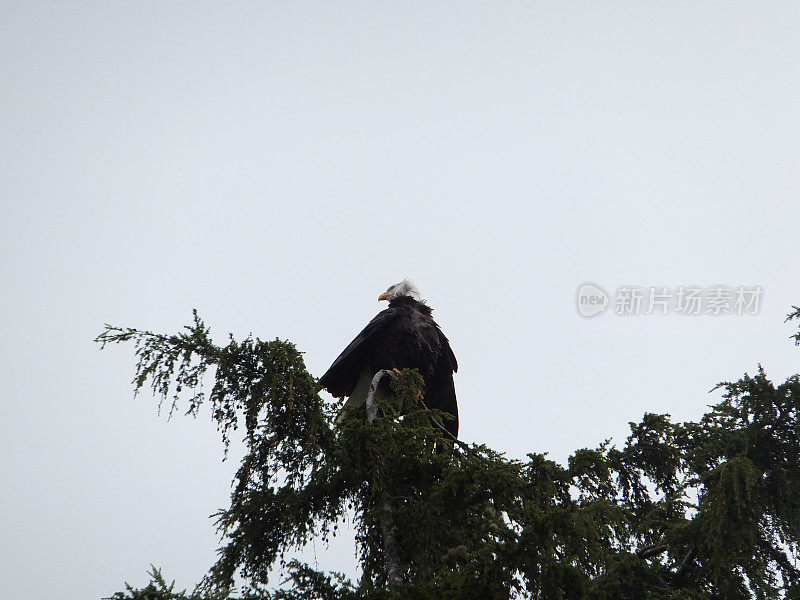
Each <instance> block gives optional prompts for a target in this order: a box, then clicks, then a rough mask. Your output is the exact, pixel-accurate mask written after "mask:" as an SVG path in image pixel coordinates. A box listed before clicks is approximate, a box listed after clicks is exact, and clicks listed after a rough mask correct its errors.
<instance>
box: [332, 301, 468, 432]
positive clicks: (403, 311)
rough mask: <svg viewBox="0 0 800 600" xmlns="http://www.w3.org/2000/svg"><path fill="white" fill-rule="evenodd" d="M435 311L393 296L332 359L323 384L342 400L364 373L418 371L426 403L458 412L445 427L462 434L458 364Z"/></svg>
mask: <svg viewBox="0 0 800 600" xmlns="http://www.w3.org/2000/svg"><path fill="white" fill-rule="evenodd" d="M431 312H432V309H431V308H430V307H429V306H428V305H427V304H424V303H423V302H419V301H417V300H415V299H414V298H412V297H411V296H397V297H395V298H392V299H391V300H390V301H389V308H387V309H386V310H384V311H381V312H380V313H378V314H377V316H376V317H375V318H374V319H372V321H370V322H369V324H368V325H367V326H366V327H365V328H364V330H363V331H362V332H361V333H359V334H358V336H356V339H354V340H353V341H352V342H350V344H349V345H348V346H347V348H345V349H344V351H343V352H342V353H341V354H340V355H339V357H338V358H337V359H336V360H335V361H333V364H332V365H331V368H330V369H328V371H327V372H326V373H325V374H324V375H323V376H322V378H321V379H320V384H322V386H323V387H324V388H325V389H327V390H328V391H329V392H330V393H331V394H332V395H334V396H336V397H338V398H342V397H345V396H349V397H352V396H353V393H354V391H355V390H356V387H357V386H358V385H359V382H360V381H363V380H364V377H365V374H366V375H367V376H369V377H370V378H371V376H372V375H374V374H375V373H376V372H377V371H379V370H381V369H406V368H408V369H417V370H419V372H420V374H421V375H422V377H423V379H424V380H425V404H426V406H427V407H428V408H432V409H438V410H442V411H444V412H447V413H449V414H451V415H453V417H455V418H454V419H447V420H446V422H445V423H444V425H445V427H446V428H447V430H448V431H450V433H452V434H453V435H454V436H456V435H458V405H457V403H456V391H455V386H454V385H453V373H454V372H455V371H457V370H458V363H457V362H456V357H455V356H454V355H453V351H452V350H451V349H450V343H449V342H448V341H447V338H446V337H445V335H444V334H443V333H442V330H441V329H439V326H438V325H437V324H436V321H434V320H433V317H431ZM362 385H363V384H362Z"/></svg>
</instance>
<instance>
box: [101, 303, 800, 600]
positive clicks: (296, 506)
mask: <svg viewBox="0 0 800 600" xmlns="http://www.w3.org/2000/svg"><path fill="white" fill-rule="evenodd" d="M799 318H800V308H797V307H795V308H794V310H793V312H792V313H790V314H789V316H788V318H787V320H792V319H799ZM794 338H795V341H796V343H797V344H798V345H800V333H798V334H796V335H795V336H794ZM97 341H98V342H99V343H101V344H102V346H103V347H105V346H106V345H107V344H110V343H117V342H131V343H133V344H134V346H135V349H136V358H137V366H136V374H135V377H134V380H133V383H134V387H135V390H136V391H137V392H138V391H140V390H141V389H143V388H147V387H148V386H150V387H151V388H152V390H153V392H154V393H155V395H156V396H157V397H158V398H159V399H160V402H161V404H162V405H163V404H164V403H167V404H168V405H169V412H170V413H172V412H175V411H182V412H186V413H189V414H196V413H197V412H198V410H199V409H200V407H201V406H202V405H204V404H206V405H208V406H209V408H210V414H211V416H212V418H213V419H214V420H215V421H216V423H217V426H218V428H219V430H220V432H221V434H222V439H223V442H224V444H225V445H226V447H227V444H228V443H229V441H230V439H231V436H232V435H234V432H235V431H237V430H238V429H241V434H242V436H243V439H244V444H245V449H246V452H245V455H244V458H243V459H242V463H241V465H240V467H239V469H238V472H237V473H236V477H235V481H234V486H233V492H232V494H231V503H230V507H229V508H227V509H226V510H223V511H221V512H220V513H219V514H218V515H216V518H217V521H216V522H217V526H218V528H219V532H220V534H221V540H222V545H221V547H220V550H219V560H218V561H217V563H216V564H215V565H213V566H212V567H211V569H210V571H209V573H208V575H207V576H206V578H205V579H204V580H203V581H202V582H200V584H199V585H198V588H197V589H196V590H195V591H194V592H192V593H188V592H175V591H173V589H172V588H171V587H170V586H169V585H168V584H167V583H166V581H165V580H164V578H163V577H162V576H161V574H160V572H159V571H157V570H155V569H154V570H153V572H152V573H151V579H152V581H151V583H150V584H149V585H148V586H147V587H145V588H142V589H134V588H132V587H127V589H126V590H125V591H123V592H118V593H117V594H115V595H114V596H113V598H114V599H115V600H144V599H147V600H179V599H182V600H189V599H191V600H201V599H207V600H211V599H214V600H219V599H221V598H226V597H229V596H230V597H231V598H233V597H241V598H254V599H255V598H260V599H264V600H267V599H269V600H294V599H296V600H300V599H308V600H311V599H320V600H351V599H353V600H355V599H367V598H369V599H379V598H380V599H383V598H386V599H389V598H411V599H413V598H419V599H434V598H446V599H451V598H452V599H469V598H476V599H478V598H486V599H505V598H534V599H542V600H557V599H570V600H571V599H596V600H601V599H604V600H611V599H637V598H652V599H663V600H666V599H675V600H677V599H684V600H688V599H719V600H739V599H750V598H758V599H761V598H764V599H767V598H800V569H798V567H797V566H796V558H797V552H798V550H797V544H798V541H800V376H793V377H790V378H789V379H788V380H786V381H785V382H783V383H781V384H779V385H775V384H773V383H772V382H771V381H770V380H769V379H768V378H767V376H766V374H765V372H764V370H763V369H762V368H761V367H760V366H759V367H758V369H757V371H756V372H755V374H754V375H752V376H751V375H747V374H745V375H744V377H742V378H741V379H739V380H738V381H735V382H726V383H721V384H719V386H717V388H716V389H718V390H719V391H718V392H717V393H718V394H720V395H721V398H720V400H719V402H718V403H717V404H716V405H714V406H712V407H711V409H710V410H709V411H708V412H707V413H706V414H705V415H704V416H703V418H702V419H700V420H699V421H698V422H686V423H674V422H672V421H671V420H670V418H669V416H668V415H659V414H645V415H644V417H643V419H642V420H641V422H639V423H631V424H630V429H631V433H630V435H629V437H628V438H627V439H626V440H625V441H624V443H621V444H619V446H616V445H613V444H611V443H610V442H608V441H606V442H604V443H602V444H601V445H600V446H599V447H597V448H595V449H582V450H578V451H576V452H575V453H574V454H573V455H572V456H571V457H570V458H569V461H568V463H567V464H566V465H562V464H558V463H556V462H554V461H552V460H550V459H548V458H547V456H546V455H544V454H529V455H528V456H527V457H526V458H525V459H524V460H516V459H510V458H507V457H506V456H504V455H503V454H502V453H500V452H497V451H495V450H492V449H490V448H487V447H486V446H483V445H467V444H464V443H462V442H459V441H455V440H452V439H450V438H449V437H448V435H447V433H446V432H445V431H444V430H443V428H441V427H440V426H437V421H438V422H439V423H440V422H441V421H440V420H441V419H444V418H446V415H444V414H436V415H434V417H437V418H433V419H431V418H430V417H431V415H430V413H429V412H428V411H426V410H425V409H424V408H423V407H422V406H420V402H419V392H420V390H424V382H423V381H422V380H421V378H420V377H419V375H418V374H417V373H416V372H415V371H403V372H401V373H400V374H399V375H397V376H395V377H393V378H392V380H391V384H390V385H391V389H392V390H393V392H394V394H393V395H390V396H385V397H384V398H383V399H379V400H377V402H378V403H379V408H380V410H378V412H377V415H378V416H377V418H374V419H368V418H367V415H366V411H363V409H362V411H363V412H364V414H363V415H360V416H356V417H354V418H350V419H347V420H346V421H344V422H343V423H341V424H339V425H334V416H335V414H336V408H337V407H336V406H335V405H326V403H325V402H323V400H322V399H321V397H320V395H319V387H318V385H317V382H316V379H315V378H314V377H313V376H312V375H311V374H309V373H308V371H307V370H306V368H305V365H304V362H303V358H302V354H301V353H300V352H299V351H298V350H297V348H296V347H295V346H294V345H293V344H292V343H290V342H288V341H282V340H277V339H276V340H272V341H262V340H259V339H253V338H247V339H245V340H244V341H241V342H237V341H236V340H234V339H233V337H229V339H228V342H227V344H226V345H217V344H215V343H214V342H213V341H212V338H211V336H210V332H209V329H208V328H207V327H206V326H205V325H204V323H203V322H202V320H201V319H200V318H199V317H198V316H197V314H196V313H195V315H194V322H193V324H192V325H190V326H187V327H186V328H185V330H184V331H183V332H182V333H179V334H176V335H160V334H156V333H151V332H147V331H141V330H137V329H129V328H119V327H113V326H106V328H105V330H104V331H103V333H101V334H100V335H99V336H98V338H97ZM204 382H205V384H206V385H205V387H204V386H203V383H204ZM208 387H210V392H208V393H207V394H206V393H205V392H204V389H207V388H208ZM718 397H719V396H718ZM542 401H546V399H543V400H542ZM399 406H402V407H403V410H402V411H400V410H398V407H399ZM346 514H350V515H352V518H353V519H354V523H355V526H356V529H357V535H356V542H357V546H358V558H359V567H360V569H359V571H360V574H361V575H360V577H359V578H358V580H356V581H350V580H348V579H346V578H344V577H343V576H341V575H338V574H335V573H324V572H318V571H316V570H314V569H313V568H311V567H310V566H308V565H305V564H300V563H298V562H296V561H292V560H288V559H285V557H287V556H289V555H290V554H291V552H292V551H293V550H295V549H297V548H301V547H302V546H304V545H305V544H306V543H308V542H309V541H311V540H312V539H314V538H322V539H329V538H330V536H332V535H335V532H336V528H337V525H338V523H339V522H340V521H341V519H342V518H343V517H344V516H345V515H346ZM277 567H280V568H282V570H283V573H284V574H285V575H284V576H283V577H282V578H281V579H280V580H279V581H278V582H275V581H270V580H269V576H270V574H273V573H275V572H276V568H277ZM281 582H283V585H282V586H281V585H280V583H281ZM242 583H243V584H244V588H242V587H241V584H242ZM234 584H235V585H236V586H237V587H234ZM276 584H278V585H277V586H276ZM276 587H279V588H281V589H275V588H276Z"/></svg>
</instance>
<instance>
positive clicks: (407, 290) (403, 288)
mask: <svg viewBox="0 0 800 600" xmlns="http://www.w3.org/2000/svg"><path fill="white" fill-rule="evenodd" d="M399 296H411V297H412V298H413V299H414V300H416V301H417V302H422V297H421V296H420V295H419V290H418V289H417V286H415V285H414V284H413V283H412V282H411V281H409V280H408V279H403V281H401V282H400V283H395V284H394V285H390V286H389V287H388V289H387V290H386V291H385V292H383V293H382V294H381V295H380V296H378V301H381V300H392V299H393V298H397V297H399Z"/></svg>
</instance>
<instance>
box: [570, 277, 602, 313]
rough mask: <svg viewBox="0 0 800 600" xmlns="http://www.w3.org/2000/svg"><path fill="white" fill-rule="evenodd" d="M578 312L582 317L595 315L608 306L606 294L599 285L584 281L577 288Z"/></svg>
mask: <svg viewBox="0 0 800 600" xmlns="http://www.w3.org/2000/svg"><path fill="white" fill-rule="evenodd" d="M576 301H577V303H578V314H579V315H581V316H582V317H587V318H588V317H596V316H597V315H599V314H601V313H604V312H605V311H606V309H607V308H608V294H607V293H606V291H605V290H604V289H603V288H601V287H600V286H599V285H595V284H593V283H584V284H583V285H582V286H580V287H579V288H578V296H577V298H576Z"/></svg>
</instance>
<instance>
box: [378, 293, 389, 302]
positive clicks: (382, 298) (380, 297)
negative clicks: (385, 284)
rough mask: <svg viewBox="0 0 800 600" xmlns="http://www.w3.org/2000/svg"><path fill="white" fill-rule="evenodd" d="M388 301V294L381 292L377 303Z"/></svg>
mask: <svg viewBox="0 0 800 600" xmlns="http://www.w3.org/2000/svg"><path fill="white" fill-rule="evenodd" d="M388 299H389V292H383V293H382V294H381V295H380V296H378V302H380V301H381V300H388Z"/></svg>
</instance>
